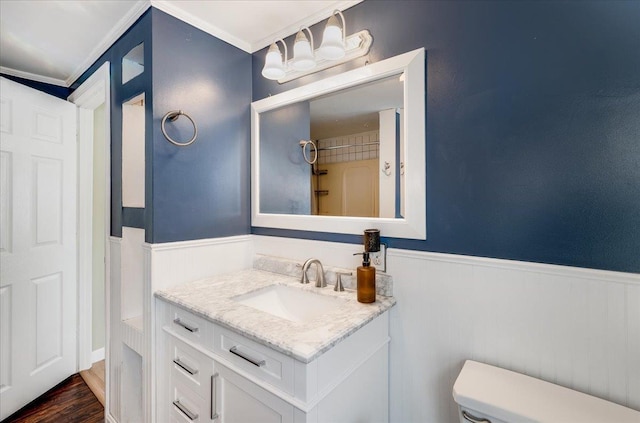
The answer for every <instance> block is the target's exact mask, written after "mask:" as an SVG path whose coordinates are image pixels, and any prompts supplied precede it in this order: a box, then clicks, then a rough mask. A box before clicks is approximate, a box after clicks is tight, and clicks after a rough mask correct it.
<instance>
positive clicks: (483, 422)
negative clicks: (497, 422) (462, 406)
mask: <svg viewBox="0 0 640 423" xmlns="http://www.w3.org/2000/svg"><path fill="white" fill-rule="evenodd" d="M462 417H464V419H465V420H466V421H468V422H471V423H491V420H489V419H483V418H480V417H476V416H474V415H473V414H469V413H467V412H466V411H464V410H462Z"/></svg>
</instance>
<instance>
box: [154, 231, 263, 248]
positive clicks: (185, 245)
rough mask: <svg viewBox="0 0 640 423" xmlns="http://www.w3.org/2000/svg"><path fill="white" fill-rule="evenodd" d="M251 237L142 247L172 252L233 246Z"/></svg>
mask: <svg viewBox="0 0 640 423" xmlns="http://www.w3.org/2000/svg"><path fill="white" fill-rule="evenodd" d="M251 237H252V235H237V236H230V237H225V238H208V239H196V240H193V241H177V242H163V243H160V244H149V243H146V242H145V243H144V244H143V245H142V248H144V249H147V250H151V251H171V250H180V249H183V248H192V247H208V246H210V245H220V244H232V243H235V242H247V241H251Z"/></svg>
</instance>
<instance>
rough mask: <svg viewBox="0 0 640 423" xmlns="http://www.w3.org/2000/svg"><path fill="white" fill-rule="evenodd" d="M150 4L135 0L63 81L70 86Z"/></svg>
mask: <svg viewBox="0 0 640 423" xmlns="http://www.w3.org/2000/svg"><path fill="white" fill-rule="evenodd" d="M150 6H151V2H150V1H149V0H136V1H135V3H134V5H133V6H132V7H131V9H129V11H128V12H127V14H126V15H124V16H123V17H122V18H121V19H120V20H119V21H118V22H117V23H116V24H115V25H114V26H113V29H112V30H111V32H109V34H107V35H106V36H105V37H104V38H103V39H102V41H101V42H100V43H99V44H98V45H97V46H96V47H95V48H94V49H93V50H92V51H91V53H89V54H88V55H87V58H86V59H85V60H84V61H83V62H82V63H81V64H80V65H78V66H77V67H76V70H75V71H73V72H72V73H71V75H69V77H68V78H67V79H66V81H65V84H66V86H67V87H70V86H71V84H73V83H74V82H75V81H76V80H77V79H78V78H80V77H81V76H82V74H83V73H85V72H86V71H87V69H89V67H91V65H92V64H93V63H95V61H96V60H98V59H99V58H100V56H102V55H103V54H104V53H105V52H106V51H107V50H109V48H110V47H111V46H112V45H113V44H114V43H115V42H116V41H118V38H120V37H121V36H122V34H124V33H125V32H126V31H127V30H128V29H129V28H130V27H131V25H133V23H134V22H135V21H136V20H138V18H139V17H140V16H142V14H143V13H144V12H146V10H147V9H148V8H149V7H150Z"/></svg>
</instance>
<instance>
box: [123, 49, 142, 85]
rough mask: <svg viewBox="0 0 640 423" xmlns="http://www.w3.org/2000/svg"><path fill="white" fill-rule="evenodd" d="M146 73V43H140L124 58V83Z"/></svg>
mask: <svg viewBox="0 0 640 423" xmlns="http://www.w3.org/2000/svg"><path fill="white" fill-rule="evenodd" d="M142 72H144V43H140V44H138V45H137V46H135V47H134V48H132V49H131V50H129V52H128V53H127V54H125V55H124V57H123V58H122V83H123V84H126V83H127V82H129V81H131V80H132V79H133V78H135V77H136V76H138V75H140V74H141V73H142Z"/></svg>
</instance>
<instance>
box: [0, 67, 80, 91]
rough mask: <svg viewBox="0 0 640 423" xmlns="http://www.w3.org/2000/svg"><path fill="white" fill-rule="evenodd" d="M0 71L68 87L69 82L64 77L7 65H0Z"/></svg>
mask: <svg viewBox="0 0 640 423" xmlns="http://www.w3.org/2000/svg"><path fill="white" fill-rule="evenodd" d="M0 72H2V73H4V74H7V75H11V76H16V77H18V78H23V79H29V80H31V81H36V82H44V83H45V84H51V85H57V86H59V87H65V88H67V87H68V85H67V82H66V81H64V80H62V79H57V78H51V77H50V76H42V75H38V74H35V73H31V72H25V71H21V70H17V69H12V68H8V67H6V66H0Z"/></svg>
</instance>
